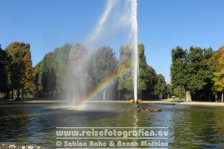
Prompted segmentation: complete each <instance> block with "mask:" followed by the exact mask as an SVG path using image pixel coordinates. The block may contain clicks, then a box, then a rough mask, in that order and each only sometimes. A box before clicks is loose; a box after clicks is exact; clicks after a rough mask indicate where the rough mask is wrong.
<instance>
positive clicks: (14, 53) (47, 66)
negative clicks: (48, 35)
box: [0, 42, 171, 100]
mask: <svg viewBox="0 0 224 149" xmlns="http://www.w3.org/2000/svg"><path fill="white" fill-rule="evenodd" d="M86 50H88V49H87V48H86V47H85V46H84V45H82V44H76V45H70V44H65V45H64V46H62V47H60V48H56V49H55V50H54V51H53V52H50V53H48V54H46V55H45V56H44V58H43V60H42V61H40V62H39V63H38V64H37V65H36V66H35V67H32V60H31V52H30V45H29V44H27V43H23V42H13V43H11V44H10V45H8V46H7V47H6V49H5V50H3V49H0V68H1V71H0V80H1V81H0V93H1V97H2V98H5V99H23V98H52V97H53V98H62V97H64V96H65V95H70V96H75V95H72V94H73V93H74V88H73V86H74V83H80V80H79V75H84V74H79V73H78V72H72V71H73V70H72V69H71V67H70V66H72V67H78V65H79V66H81V65H82V64H79V63H78V59H79V58H80V57H82V56H81V55H85V53H86ZM144 50H145V49H144V45H143V44H139V58H140V68H139V87H138V90H139V97H140V98H144V99H154V98H166V97H168V96H169V95H171V86H170V85H169V84H166V81H165V78H164V76H163V75H161V74H157V73H156V71H155V70H154V69H153V68H152V67H151V66H149V65H148V64H147V63H146V58H145V54H144ZM119 52H120V55H119V58H117V57H116V55H115V53H114V52H113V50H112V49H111V48H110V47H101V48H99V49H97V52H96V53H95V54H94V55H93V56H92V57H91V58H90V60H89V63H88V69H86V70H88V72H86V73H87V74H86V75H87V78H88V83H86V84H80V88H76V89H79V90H80V92H81V91H82V86H83V85H86V86H85V88H87V89H89V90H90V89H91V88H93V87H95V86H97V84H99V83H100V82H101V81H102V80H103V79H105V78H106V77H107V76H109V75H110V74H112V73H113V72H114V71H116V70H117V69H119V68H120V67H127V68H128V67H131V63H132V62H131V59H132V53H131V48H130V47H129V46H128V45H125V46H122V47H121V48H120V51H119ZM132 78H133V77H132V70H131V69H129V70H128V71H127V72H125V73H124V74H123V75H122V76H120V77H118V78H116V80H115V81H114V83H113V88H109V90H108V91H111V92H113V94H114V98H116V99H121V100H122V99H131V98H133V84H132V81H133V80H132ZM72 81H73V82H72ZM65 84H66V85H65Z"/></svg>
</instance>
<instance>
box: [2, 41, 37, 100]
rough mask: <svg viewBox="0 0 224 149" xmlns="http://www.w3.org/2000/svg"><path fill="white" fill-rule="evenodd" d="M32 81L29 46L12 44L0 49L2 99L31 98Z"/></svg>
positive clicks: (17, 43)
mask: <svg viewBox="0 0 224 149" xmlns="http://www.w3.org/2000/svg"><path fill="white" fill-rule="evenodd" d="M33 80H34V69H33V68H32V61H31V52H30V45H29V44H25V43H19V42H14V43H12V44H10V45H9V46H8V47H7V48H6V50H2V49H1V47H0V92H2V93H4V98H8V99H9V98H24V96H31V95H32V93H33V91H34V82H33ZM15 95H16V96H15Z"/></svg>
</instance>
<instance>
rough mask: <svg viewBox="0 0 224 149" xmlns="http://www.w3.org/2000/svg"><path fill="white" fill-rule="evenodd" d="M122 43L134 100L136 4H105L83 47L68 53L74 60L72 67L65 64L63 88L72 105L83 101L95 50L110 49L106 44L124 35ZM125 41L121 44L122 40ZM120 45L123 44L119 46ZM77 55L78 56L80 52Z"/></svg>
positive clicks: (114, 0) (132, 0)
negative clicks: (127, 55) (127, 52)
mask: <svg viewBox="0 0 224 149" xmlns="http://www.w3.org/2000/svg"><path fill="white" fill-rule="evenodd" d="M127 30H128V34H126V36H125V38H126V42H128V43H129V45H130V46H131V49H132V56H133V60H132V67H133V88H134V99H135V101H136V100H137V95H138V90H137V88H138V67H139V64H138V63H139V60H138V24H137V0H107V2H106V6H105V9H104V11H103V13H102V15H101V17H100V19H99V20H98V22H97V23H96V25H95V27H94V29H93V31H92V32H91V33H90V35H89V36H88V38H87V40H86V41H85V45H86V47H84V46H82V45H74V46H73V49H79V50H78V52H77V50H71V51H76V53H72V52H71V53H70V57H74V55H77V56H76V57H77V58H75V61H74V63H70V64H69V70H70V71H69V72H68V73H72V75H68V77H67V78H66V79H65V84H63V85H65V86H66V88H67V89H68V94H67V98H68V99H69V100H71V102H73V103H74V104H77V105H78V104H79V103H78V102H79V101H80V100H82V99H83V98H85V96H86V95H87V94H88V92H89V88H88V87H87V84H89V82H88V81H89V78H90V77H89V76H88V69H89V64H90V59H91V58H92V56H93V55H94V54H95V53H96V52H97V49H99V48H100V47H103V46H105V45H107V46H110V42H108V41H111V40H113V41H116V39H117V38H118V37H120V36H122V35H121V32H122V33H126V32H127ZM124 41H125V40H124ZM121 44H124V43H121ZM83 50H84V51H85V54H79V51H83ZM80 53H81V52H80Z"/></svg>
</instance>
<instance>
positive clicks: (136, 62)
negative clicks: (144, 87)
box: [131, 0, 139, 102]
mask: <svg viewBox="0 0 224 149" xmlns="http://www.w3.org/2000/svg"><path fill="white" fill-rule="evenodd" d="M131 17H132V18H131V37H132V40H131V41H132V46H133V47H132V50H133V85H134V101H135V102H137V100H138V67H139V56H138V21H137V0H131Z"/></svg>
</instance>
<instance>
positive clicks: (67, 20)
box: [0, 0, 224, 82]
mask: <svg viewBox="0 0 224 149" xmlns="http://www.w3.org/2000/svg"><path fill="white" fill-rule="evenodd" d="M121 1H122V0H121ZM105 2H106V1H105V0H19V1H17V0H0V24H1V25H0V44H1V45H2V48H5V47H6V46H7V45H8V44H10V43H11V42H13V41H22V42H26V43H30V44H31V51H32V60H33V64H34V65H35V64H36V63H38V62H39V61H40V60H41V59H42V58H43V57H44V55H45V54H46V53H48V52H50V51H53V50H54V49H55V48H56V47H61V46H62V45H64V44H65V43H77V42H83V41H85V39H86V38H87V36H88V35H89V33H90V31H92V29H93V27H94V25H95V24H96V22H97V20H98V18H99V17H100V15H101V13H102V12H103V10H104V6H105ZM223 7H224V1H223V0H169V1H168V0H138V25H139V33H138V37H139V42H141V43H143V44H144V45H145V54H146V58H147V63H148V64H149V65H151V66H153V68H154V69H155V70H156V72H157V73H161V74H163V75H164V76H165V78H166V80H167V81H168V82H169V81H170V64H171V49H172V48H174V47H176V46H177V45H180V46H182V47H183V48H188V47H189V46H200V47H203V48H208V47H212V48H213V49H214V50H217V49H218V48H219V47H220V46H222V45H224V12H223ZM113 48H115V49H114V50H115V51H116V50H118V45H114V46H113Z"/></svg>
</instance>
